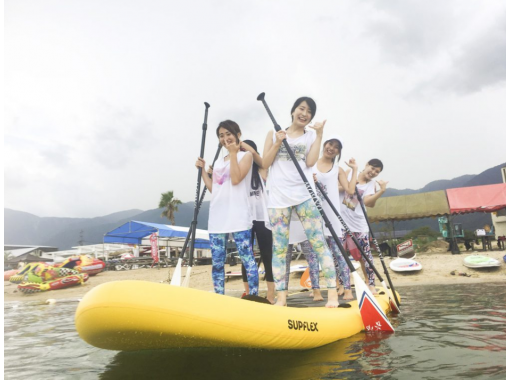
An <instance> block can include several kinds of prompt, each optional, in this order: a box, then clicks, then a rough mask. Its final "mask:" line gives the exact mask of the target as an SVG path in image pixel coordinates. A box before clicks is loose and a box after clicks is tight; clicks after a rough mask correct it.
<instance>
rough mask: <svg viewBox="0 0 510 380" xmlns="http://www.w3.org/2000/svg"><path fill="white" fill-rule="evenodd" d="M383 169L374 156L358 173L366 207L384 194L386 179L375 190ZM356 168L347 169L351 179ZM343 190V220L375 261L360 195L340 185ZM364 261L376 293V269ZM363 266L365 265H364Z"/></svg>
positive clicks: (345, 235) (361, 193) (343, 241)
mask: <svg viewBox="0 0 510 380" xmlns="http://www.w3.org/2000/svg"><path fill="white" fill-rule="evenodd" d="M382 170H383V163H382V162H381V160H379V159H377V158H374V159H372V160H370V161H368V163H367V164H366V165H365V168H364V169H363V170H362V171H361V172H360V173H359V174H358V184H357V186H356V187H357V189H358V192H359V194H360V196H361V198H362V199H363V203H364V204H365V206H366V207H374V206H375V203H376V202H377V200H378V199H379V198H380V197H381V195H383V194H384V192H385V191H386V185H387V184H388V182H385V181H382V180H381V181H377V183H378V184H379V186H380V189H379V190H378V191H376V190H375V183H376V181H375V178H376V177H377V176H378V175H379V174H380V173H381V171H382ZM353 172H354V168H353V170H352V171H351V170H347V172H346V173H347V178H348V180H349V181H351V179H352V176H355V174H354V173H353ZM339 189H340V190H342V191H341V194H340V199H341V200H342V204H341V205H340V215H341V216H342V218H343V220H344V221H345V223H346V224H347V227H349V230H351V232H352V234H353V235H354V237H355V238H356V240H358V242H359V243H360V245H361V248H362V249H363V252H365V255H366V256H367V258H368V259H369V260H370V262H371V263H372V264H373V263H374V258H373V257H372V253H371V251H370V235H369V228H368V224H367V221H366V219H365V215H364V214H363V210H362V209H361V207H362V206H361V204H360V203H359V201H358V197H357V196H356V194H349V193H348V192H347V191H345V189H346V188H345V187H342V186H340V187H339ZM346 242H347V233H346V232H345V231H344V233H343V235H342V243H343V244H344V246H345V244H346ZM361 261H362V263H363V264H364V271H363V273H364V274H365V279H366V281H368V286H369V288H370V290H371V292H372V293H374V294H376V289H375V274H374V271H373V270H372V269H371V268H370V265H369V264H368V263H367V262H366V261H365V260H364V259H363V258H361ZM362 267H363V266H362Z"/></svg>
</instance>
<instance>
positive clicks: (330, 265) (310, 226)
mask: <svg viewBox="0 0 510 380" xmlns="http://www.w3.org/2000/svg"><path fill="white" fill-rule="evenodd" d="M293 207H294V208H295V210H296V213H297V215H298V217H299V220H300V221H301V224H302V225H303V229H304V230H305V234H306V237H307V238H308V241H309V242H310V244H311V245H312V248H313V251H314V252H315V253H316V254H317V257H318V258H319V262H320V264H321V266H322V272H323V273H324V277H325V278H326V285H327V287H328V289H335V288H336V277H335V264H334V262H333V257H332V256H331V252H330V251H329V249H328V247H327V244H326V241H325V239H324V233H323V230H322V218H321V215H320V213H319V210H317V207H316V206H315V204H314V203H313V200H312V199H309V200H307V201H305V202H303V203H301V204H299V205H297V206H291V207H285V208H270V209H268V214H269V221H270V223H271V227H272V230H273V277H274V282H275V287H276V291H279V292H281V291H285V290H287V289H286V288H287V286H286V283H285V275H286V272H287V271H286V258H287V246H288V244H289V224H290V215H291V212H292V208H293Z"/></svg>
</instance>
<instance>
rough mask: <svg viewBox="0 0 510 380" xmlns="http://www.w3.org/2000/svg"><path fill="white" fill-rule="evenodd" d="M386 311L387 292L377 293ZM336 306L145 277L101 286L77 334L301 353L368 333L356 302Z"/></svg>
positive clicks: (139, 343)
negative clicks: (247, 296)
mask: <svg viewBox="0 0 510 380" xmlns="http://www.w3.org/2000/svg"><path fill="white" fill-rule="evenodd" d="M375 299H376V300H377V302H378V304H379V306H380V308H381V310H382V311H384V312H385V313H387V312H388V311H389V301H388V295H387V294H379V295H377V296H375ZM345 306H346V307H339V308H336V309H327V308H325V307H304V308H293V307H276V306H273V305H268V304H263V303H258V302H250V301H246V300H243V299H240V298H233V297H228V296H223V295H218V294H215V293H211V292H206V291H203V290H196V289H190V288H183V287H176V286H171V285H167V284H158V283H153V282H146V281H116V282H109V283H105V284H102V285H99V286H97V287H96V288H94V289H92V290H91V291H90V292H88V293H87V294H86V295H85V296H84V297H83V299H82V300H81V302H80V304H79V306H78V309H77V310H76V316H75V324H76V329H77V331H78V333H79V335H80V337H81V338H82V339H83V340H85V341H86V342H87V343H89V344H91V345H93V346H95V347H99V348H104V349H109V350H120V351H133V350H144V349H163V348H179V347H244V348H259V349H271V350H273V349H285V350H304V349H310V348H315V347H320V346H324V345H326V344H329V343H332V342H335V341H338V340H340V339H344V338H347V337H350V336H353V335H355V334H357V333H359V332H360V331H362V330H363V323H362V320H361V315H360V313H359V309H358V306H357V302H356V301H351V302H349V303H348V304H346V305H345Z"/></svg>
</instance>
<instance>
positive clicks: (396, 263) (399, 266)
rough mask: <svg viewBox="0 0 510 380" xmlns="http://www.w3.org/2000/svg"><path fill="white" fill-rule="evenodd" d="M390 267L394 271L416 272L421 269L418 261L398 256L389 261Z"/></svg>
mask: <svg viewBox="0 0 510 380" xmlns="http://www.w3.org/2000/svg"><path fill="white" fill-rule="evenodd" d="M390 269H391V270H393V271H395V272H416V271H420V270H422V266H421V264H420V263H419V262H418V261H414V260H411V259H403V258H398V259H395V260H393V261H392V262H390Z"/></svg>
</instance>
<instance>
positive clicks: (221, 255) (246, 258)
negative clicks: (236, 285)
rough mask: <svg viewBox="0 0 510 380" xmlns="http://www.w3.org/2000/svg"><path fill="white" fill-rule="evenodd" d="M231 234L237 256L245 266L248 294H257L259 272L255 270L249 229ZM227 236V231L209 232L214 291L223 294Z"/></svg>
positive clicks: (255, 265)
mask: <svg viewBox="0 0 510 380" xmlns="http://www.w3.org/2000/svg"><path fill="white" fill-rule="evenodd" d="M232 236H233V237H234V240H235V242H236V246H237V250H238V251H239V257H240V258H241V261H242V262H243V265H244V267H245V268H246V272H247V275H248V286H249V288H250V294H252V295H258V293H259V272H258V270H257V264H256V262H255V257H254V256H253V248H252V245H251V230H246V231H239V232H232ZM227 238H228V233H227V234H214V233H210V234H209V239H210V240H211V253H212V280H213V285H214V291H215V292H216V293H218V294H225V259H226V258H227Z"/></svg>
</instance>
